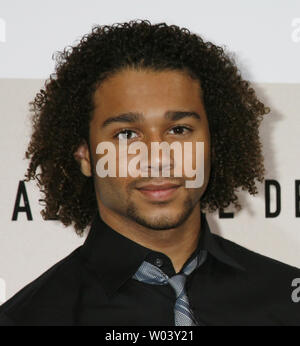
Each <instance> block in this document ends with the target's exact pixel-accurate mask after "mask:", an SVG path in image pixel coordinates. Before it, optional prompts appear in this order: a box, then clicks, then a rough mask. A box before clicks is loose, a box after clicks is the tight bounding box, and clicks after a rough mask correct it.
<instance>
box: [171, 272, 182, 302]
mask: <svg viewBox="0 0 300 346" xmlns="http://www.w3.org/2000/svg"><path fill="white" fill-rule="evenodd" d="M185 282H186V275H185V274H177V275H174V276H172V277H171V278H169V280H168V283H169V284H170V286H171V287H173V289H174V291H175V294H176V298H178V297H180V295H181V294H182V293H183V292H184V286H185Z"/></svg>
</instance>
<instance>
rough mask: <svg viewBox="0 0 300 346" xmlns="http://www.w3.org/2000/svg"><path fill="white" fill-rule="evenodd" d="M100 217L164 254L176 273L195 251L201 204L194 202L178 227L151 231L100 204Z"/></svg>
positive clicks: (114, 228)
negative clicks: (191, 209) (193, 206)
mask: <svg viewBox="0 0 300 346" xmlns="http://www.w3.org/2000/svg"><path fill="white" fill-rule="evenodd" d="M99 213H100V216H101V218H102V220H103V221H104V222H105V223H106V224H107V225H108V226H110V227H111V228H112V229H113V230H115V231H116V232H118V233H120V234H122V235H124V236H125V237H127V238H129V239H130V240H132V241H134V242H136V243H138V244H140V245H142V246H144V247H146V248H148V249H151V250H153V251H158V252H161V253H163V254H165V255H167V256H168V257H169V258H170V260H171V261H172V264H173V267H174V269H175V272H176V273H178V272H179V271H180V270H181V268H182V266H183V265H184V263H185V262H186V260H187V259H188V258H189V257H190V255H191V254H192V253H193V252H194V251H195V249H196V247H197V244H198V238H199V235H200V228H201V217H200V207H199V205H198V204H197V205H196V206H195V208H194V209H193V211H192V213H191V214H190V216H189V217H188V218H187V219H186V220H185V222H184V223H182V224H181V225H180V226H178V227H176V228H172V229H168V230H160V231H158V230H153V229H150V228H147V227H144V226H142V225H139V224H137V223H136V222H134V221H133V220H131V219H129V218H127V217H125V216H123V215H120V214H117V213H115V212H114V211H112V210H111V209H108V208H106V207H105V206H104V205H103V204H102V205H101V207H99Z"/></svg>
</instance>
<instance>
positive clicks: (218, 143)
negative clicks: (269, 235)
mask: <svg viewBox="0 0 300 346" xmlns="http://www.w3.org/2000/svg"><path fill="white" fill-rule="evenodd" d="M53 59H55V60H56V65H55V73H54V74H51V75H50V78H49V79H47V80H46V81H45V84H44V89H40V91H39V92H38V93H37V94H36V96H35V98H34V100H33V101H32V102H30V105H31V106H32V107H31V109H30V112H33V114H32V117H31V121H32V126H33V133H32V137H31V140H30V143H29V145H28V148H27V151H26V154H25V156H26V158H27V159H30V162H29V167H28V169H27V173H26V174H25V178H26V179H24V181H29V180H31V179H36V180H37V185H38V187H39V189H40V190H41V192H42V193H43V194H44V198H43V199H41V200H40V201H42V202H43V205H44V207H45V208H44V209H43V210H42V211H41V214H42V216H43V218H44V219H53V218H55V219H58V220H60V221H61V222H62V223H63V224H64V225H65V226H68V225H70V224H71V223H72V222H74V228H75V231H76V233H77V234H78V235H82V234H83V232H84V230H85V228H86V227H87V226H88V225H90V223H91V221H92V219H93V217H94V216H95V214H96V212H97V201H96V195H95V190H94V183H93V177H86V176H84V175H83V174H82V173H81V170H80V166H79V163H78V162H77V161H76V160H75V159H74V152H75V151H76V149H77V148H78V146H79V145H80V144H81V143H82V142H83V140H85V141H86V143H89V124H90V120H91V119H92V116H93V109H94V105H93V95H94V92H95V90H96V89H97V87H98V86H99V85H100V83H101V82H102V81H103V80H105V79H106V78H108V77H109V76H111V75H112V74H114V73H116V72H118V71H120V70H121V69H123V68H127V67H131V68H135V69H140V68H142V69H151V70H154V71H162V70H184V71H187V72H188V73H189V74H190V76H192V77H193V78H196V79H197V80H198V81H199V82H200V85H201V88H202V92H203V95H202V97H203V102H204V106H205V110H206V113H207V116H208V121H209V129H210V133H211V149H212V167H211V174H210V179H209V183H208V185H207V188H206V191H205V193H204V195H203V196H202V198H201V201H200V207H201V209H202V210H207V211H209V212H212V211H215V210H217V209H221V210H222V209H223V208H226V207H227V206H229V205H230V204H231V203H233V204H234V206H235V207H236V208H237V209H241V205H240V204H239V202H238V197H237V195H236V192H237V189H238V188H242V189H243V190H248V192H249V193H250V194H256V193H257V187H256V181H255V180H257V181H259V182H262V181H263V179H264V165H263V156H262V145H261V143H260V139H259V125H260V122H261V120H262V117H263V115H264V114H267V113H268V112H269V109H268V108H267V107H265V106H264V104H263V103H262V102H260V101H259V100H258V98H257V96H256V94H255V91H254V89H253V88H251V87H250V83H249V82H248V81H245V80H243V79H242V77H241V73H240V72H239V70H238V68H237V67H236V63H235V61H234V58H233V57H230V56H229V54H227V53H225V50H224V48H222V47H219V46H216V45H214V44H213V43H211V42H204V40H203V39H202V38H201V37H199V35H196V34H193V33H191V32H190V31H189V30H188V29H186V28H180V27H178V26H176V25H167V24H166V23H159V24H151V23H150V22H149V21H148V20H132V21H129V22H127V23H116V24H113V25H110V26H108V25H104V26H99V25H96V26H93V27H92V30H91V32H90V33H89V34H86V35H84V36H83V37H82V38H81V39H80V41H79V43H78V42H77V44H76V45H74V46H68V47H66V48H64V50H63V51H62V52H56V54H55V57H54V58H53ZM38 168H39V169H40V172H39V173H38V172H37V171H38Z"/></svg>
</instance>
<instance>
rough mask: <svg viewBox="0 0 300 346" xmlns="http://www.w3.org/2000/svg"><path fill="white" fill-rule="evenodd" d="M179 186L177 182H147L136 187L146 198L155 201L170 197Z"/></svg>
mask: <svg viewBox="0 0 300 346" xmlns="http://www.w3.org/2000/svg"><path fill="white" fill-rule="evenodd" d="M180 187H181V185H178V184H172V183H159V184H148V185H144V186H142V187H139V188H137V190H138V191H139V192H140V193H141V194H142V195H143V196H144V197H146V198H147V199H150V200H155V201H166V200H168V199H170V198H172V197H173V196H174V194H175V192H176V191H177V190H178V189H179V188H180Z"/></svg>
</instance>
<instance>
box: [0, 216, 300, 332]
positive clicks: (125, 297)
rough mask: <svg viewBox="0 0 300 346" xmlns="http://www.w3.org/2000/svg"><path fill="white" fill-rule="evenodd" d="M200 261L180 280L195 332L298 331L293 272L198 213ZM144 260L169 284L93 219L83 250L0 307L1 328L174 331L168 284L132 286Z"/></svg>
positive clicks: (167, 266) (161, 263) (131, 245)
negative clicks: (198, 328)
mask: <svg viewBox="0 0 300 346" xmlns="http://www.w3.org/2000/svg"><path fill="white" fill-rule="evenodd" d="M200 249H201V250H206V251H207V258H206V260H205V262H204V263H203V264H202V265H201V266H200V267H199V268H197V269H196V270H194V271H193V272H192V273H191V274H190V275H189V276H188V278H187V281H186V291H187V295H188V297H189V301H190V307H191V309H192V310H193V312H194V315H195V317H196V318H197V320H198V322H199V324H200V325H207V326H209V325H300V302H299V303H297V302H294V301H293V299H292V291H293V290H294V289H295V287H292V281H293V280H294V279H295V278H300V269H298V268H295V267H292V266H289V265H286V264H283V263H281V262H278V261H276V260H274V259H271V258H268V257H266V256H262V255H260V254H257V253H255V252H252V251H250V250H247V249H246V248H243V247H241V246H239V245H237V244H235V243H233V242H231V241H229V240H226V239H223V238H221V237H219V236H217V235H215V234H212V233H211V232H210V230H209V226H208V223H207V221H206V217H205V214H201V233H200V237H199V242H198V245H197V249H196V250H195V251H194V253H193V254H192V255H191V256H190V258H189V259H188V260H187V261H186V263H185V264H187V263H188V262H189V261H190V260H192V259H193V258H194V256H196V255H197V253H198V251H199V250H200ZM144 260H147V261H150V262H151V263H152V264H154V265H157V266H158V267H159V268H160V269H162V270H163V271H164V272H165V273H166V274H167V275H168V276H169V277H171V276H173V275H175V274H176V273H175V270H174V268H173V265H172V262H171V260H170V259H169V258H168V257H167V256H166V255H164V254H163V253H160V252H155V251H152V250H150V249H147V248H145V247H143V246H141V245H139V244H137V243H135V242H133V241H131V240H130V239H128V238H127V237H125V236H123V235H121V234H119V233H118V232H116V231H114V230H113V229H111V228H110V227H109V226H108V225H106V224H105V223H104V222H103V221H102V220H101V218H100V216H99V214H97V217H96V218H95V220H94V221H93V223H92V226H91V229H90V232H89V234H88V237H87V239H86V241H85V243H84V244H83V245H82V246H80V247H78V248H77V249H76V250H74V251H73V252H72V253H71V254H70V255H69V256H67V257H66V258H64V259H63V260H61V261H60V262H58V263H57V264H55V265H54V266H53V267H51V268H50V269H49V270H47V271H46V272H45V273H44V274H42V275H41V276H40V277H38V278H37V279H36V280H34V281H33V282H32V283H30V284H28V285H27V286H25V287H24V288H23V289H22V290H21V291H19V292H18V293H17V294H15V295H14V296H13V297H12V298H11V299H9V300H8V301H7V302H6V303H4V304H3V305H1V306H0V325H106V326H121V325H123V326H124V325H126V326H174V311H173V308H174V304H175V300H176V297H175V293H174V290H173V289H172V287H170V286H169V285H151V284H147V283H143V282H140V281H137V280H134V279H132V276H133V275H134V273H135V272H136V271H137V269H138V267H139V266H140V264H141V263H142V262H143V261H144Z"/></svg>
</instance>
